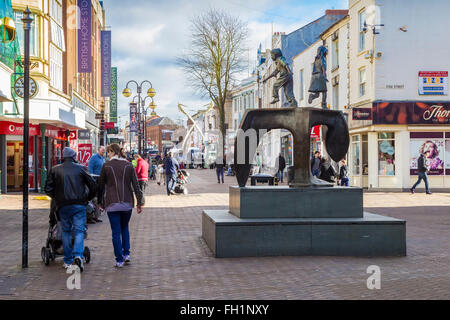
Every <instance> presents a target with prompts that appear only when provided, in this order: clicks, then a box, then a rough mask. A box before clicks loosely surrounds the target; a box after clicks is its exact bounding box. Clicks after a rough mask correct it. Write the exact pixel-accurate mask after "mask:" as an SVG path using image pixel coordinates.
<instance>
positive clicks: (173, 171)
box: [164, 152, 180, 196]
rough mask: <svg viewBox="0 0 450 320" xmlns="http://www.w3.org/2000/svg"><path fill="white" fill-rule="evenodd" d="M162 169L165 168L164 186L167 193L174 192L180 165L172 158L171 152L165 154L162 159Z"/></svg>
mask: <svg viewBox="0 0 450 320" xmlns="http://www.w3.org/2000/svg"><path fill="white" fill-rule="evenodd" d="M164 169H165V170H166V188H167V195H168V196H170V195H171V194H175V191H174V189H175V185H176V182H177V172H178V170H180V165H179V164H178V161H177V160H175V159H174V158H172V152H169V153H168V154H167V157H166V158H165V159H164Z"/></svg>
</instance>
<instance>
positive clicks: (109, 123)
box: [105, 122, 115, 129]
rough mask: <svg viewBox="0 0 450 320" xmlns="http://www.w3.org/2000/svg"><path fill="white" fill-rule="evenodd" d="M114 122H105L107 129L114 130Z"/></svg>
mask: <svg viewBox="0 0 450 320" xmlns="http://www.w3.org/2000/svg"><path fill="white" fill-rule="evenodd" d="M114 126H115V123H114V122H105V129H114Z"/></svg>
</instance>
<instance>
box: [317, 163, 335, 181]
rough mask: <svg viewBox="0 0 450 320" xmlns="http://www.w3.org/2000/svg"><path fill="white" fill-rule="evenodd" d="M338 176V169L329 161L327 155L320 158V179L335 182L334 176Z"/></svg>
mask: <svg viewBox="0 0 450 320" xmlns="http://www.w3.org/2000/svg"><path fill="white" fill-rule="evenodd" d="M335 176H336V170H335V169H334V167H333V165H332V164H331V163H330V162H329V161H328V159H327V158H326V157H323V158H322V159H321V160H320V176H319V179H322V180H325V181H327V182H332V183H335V181H334V178H335Z"/></svg>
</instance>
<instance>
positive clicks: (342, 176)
mask: <svg viewBox="0 0 450 320" xmlns="http://www.w3.org/2000/svg"><path fill="white" fill-rule="evenodd" d="M339 181H340V184H341V186H346V187H348V184H349V183H348V182H349V180H348V167H347V162H346V161H345V159H342V161H341V167H340V168H339Z"/></svg>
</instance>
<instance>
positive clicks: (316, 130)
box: [311, 126, 320, 138]
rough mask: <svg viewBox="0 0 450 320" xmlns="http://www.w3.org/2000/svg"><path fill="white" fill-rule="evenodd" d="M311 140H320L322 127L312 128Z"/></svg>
mask: <svg viewBox="0 0 450 320" xmlns="http://www.w3.org/2000/svg"><path fill="white" fill-rule="evenodd" d="M311 138H320V126H314V127H312V128H311Z"/></svg>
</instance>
